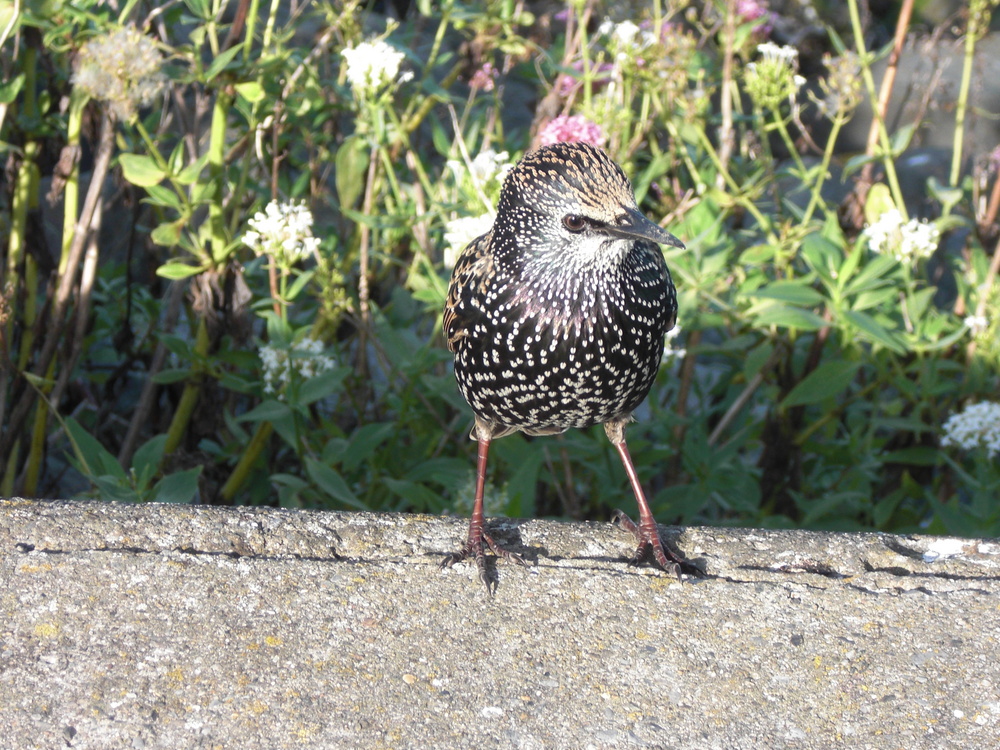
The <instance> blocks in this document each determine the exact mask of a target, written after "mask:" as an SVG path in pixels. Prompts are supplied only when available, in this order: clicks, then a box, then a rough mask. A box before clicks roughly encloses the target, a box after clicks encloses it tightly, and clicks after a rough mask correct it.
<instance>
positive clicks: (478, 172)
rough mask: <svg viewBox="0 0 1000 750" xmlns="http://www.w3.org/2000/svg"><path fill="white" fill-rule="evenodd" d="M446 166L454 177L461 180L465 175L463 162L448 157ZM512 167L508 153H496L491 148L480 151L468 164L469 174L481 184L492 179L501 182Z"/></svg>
mask: <svg viewBox="0 0 1000 750" xmlns="http://www.w3.org/2000/svg"><path fill="white" fill-rule="evenodd" d="M446 166H447V167H448V168H449V169H451V171H452V172H454V173H455V178H456V179H457V180H458V181H459V182H461V180H462V178H463V177H464V176H465V175H466V173H467V172H466V169H465V162H461V161H458V160H457V159H449V160H448V162H447V164H446ZM513 168H514V165H513V164H511V163H510V154H508V153H507V152H506V151H501V152H500V153H497V152H496V151H494V150H493V149H491V148H488V149H485V150H483V151H480V152H479V154H478V155H477V156H476V158H475V159H473V160H472V164H470V165H469V170H468V174H470V175H471V176H472V177H473V178H474V179H475V180H476V181H478V182H479V183H480V184H481V185H486V184H487V183H489V182H491V181H493V180H499V181H500V182H503V178H504V177H506V176H507V173H508V172H509V171H510V170H512V169H513Z"/></svg>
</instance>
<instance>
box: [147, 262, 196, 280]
mask: <svg viewBox="0 0 1000 750" xmlns="http://www.w3.org/2000/svg"><path fill="white" fill-rule="evenodd" d="M203 270H204V268H203V267H202V266H192V265H190V264H188V263H183V262H181V261H179V260H172V261H170V262H169V263H164V264H163V265H162V266H160V267H159V268H157V269H156V275H157V276H161V277H163V278H164V279H170V280H172V281H177V280H178V279H186V278H187V277H188V276H194V275H195V274H196V273H201V272H202V271H203Z"/></svg>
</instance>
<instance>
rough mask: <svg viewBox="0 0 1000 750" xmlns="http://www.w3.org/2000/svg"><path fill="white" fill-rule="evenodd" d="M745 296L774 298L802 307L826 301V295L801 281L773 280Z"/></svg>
mask: <svg viewBox="0 0 1000 750" xmlns="http://www.w3.org/2000/svg"><path fill="white" fill-rule="evenodd" d="M747 296H748V297H759V298H763V299H776V300H780V301H781V302H790V303H792V304H793V305H799V306H802V307H808V306H810V305H820V304H822V303H823V302H825V301H826V297H824V296H823V295H822V294H820V293H819V292H817V291H816V290H815V289H813V288H812V287H811V286H809V285H808V284H806V283H805V282H802V281H773V282H771V283H770V284H768V285H766V286H763V287H761V288H760V289H758V290H757V291H755V292H750V294H748V295H747Z"/></svg>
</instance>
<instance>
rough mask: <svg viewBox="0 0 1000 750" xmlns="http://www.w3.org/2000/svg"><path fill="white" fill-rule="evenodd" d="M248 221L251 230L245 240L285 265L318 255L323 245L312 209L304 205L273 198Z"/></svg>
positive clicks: (250, 246) (249, 244)
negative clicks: (314, 221) (316, 229)
mask: <svg viewBox="0 0 1000 750" xmlns="http://www.w3.org/2000/svg"><path fill="white" fill-rule="evenodd" d="M247 223H248V224H249V225H250V227H251V231H249V232H247V233H246V234H244V235H243V243H244V244H245V245H247V246H248V247H249V248H250V249H252V250H253V251H254V253H255V254H256V255H269V256H271V257H272V258H274V259H275V261H277V263H278V265H280V266H282V267H284V268H288V267H290V266H292V265H293V264H294V263H296V262H297V261H299V260H302V259H303V258H305V257H306V256H308V255H312V254H314V253H315V252H316V249H317V248H318V247H319V238H318V237H313V233H312V225H313V216H312V212H311V211H310V210H309V209H308V208H306V207H305V206H304V205H302V204H299V203H278V202H277V201H271V202H270V203H268V204H267V206H265V207H264V210H263V211H258V212H257V213H256V214H254V216H253V218H252V219H250V221H248V222H247Z"/></svg>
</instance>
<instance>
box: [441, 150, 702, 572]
mask: <svg viewBox="0 0 1000 750" xmlns="http://www.w3.org/2000/svg"><path fill="white" fill-rule="evenodd" d="M659 245H670V246H672V247H678V248H683V247H684V245H683V243H682V242H681V241H680V240H679V239H677V238H676V237H674V236H673V235H672V234H670V233H669V232H667V231H665V230H664V229H662V228H661V227H659V226H658V225H656V224H654V223H653V222H652V221H650V220H649V219H647V218H646V217H645V216H644V215H643V213H642V212H641V211H640V210H639V207H638V206H637V205H636V201H635V195H634V193H633V191H632V186H631V184H630V183H629V181H628V178H627V177H626V176H625V173H624V172H623V171H622V169H621V167H619V166H618V165H617V164H615V163H614V162H613V161H612V160H611V159H610V158H609V157H608V155H607V154H605V153H604V151H602V150H601V149H599V148H597V147H595V146H591V145H589V144H587V143H556V144H553V145H551V146H544V147H542V148H539V149H536V150H534V151H531V152H529V153H528V154H527V155H525V157H524V158H523V159H522V160H521V161H520V162H519V163H518V164H517V166H515V167H514V169H513V170H511V172H510V173H509V174H508V175H507V178H506V179H505V180H504V183H503V187H502V189H501V192H500V201H499V204H498V206H497V217H496V220H495V222H494V224H493V228H492V229H491V230H490V231H489V232H487V233H486V234H484V235H483V236H481V237H479V238H478V239H476V240H474V241H473V242H472V243H471V244H470V245H469V246H468V247H467V248H466V249H465V250H464V251H463V253H462V254H461V256H460V257H459V259H458V261H457V262H456V264H455V270H454V273H453V275H452V278H451V285H450V287H449V289H448V300H447V303H446V306H445V311H444V332H445V335H446V336H447V340H448V348H449V349H450V350H451V351H452V352H453V353H454V355H455V377H456V379H457V380H458V386H459V389H460V390H461V392H462V395H463V396H464V397H465V400H466V401H468V402H469V405H470V406H471V407H472V410H473V412H474V413H475V426H474V428H473V430H472V438H473V439H474V440H478V441H479V460H478V467H477V482H476V494H475V500H474V503H473V510H472V518H471V520H470V523H469V534H468V539H467V541H466V543H465V545H464V546H463V547H462V548H461V549H460V550H459V551H458V552H455V553H453V554H451V555H448V556H447V557H446V558H445V559H444V560H443V561H442V563H441V564H442V567H446V566H447V567H450V566H451V565H453V564H455V563H456V562H459V561H462V560H465V559H468V558H471V559H473V560H475V562H476V564H477V566H478V568H479V576H480V579H481V580H482V581H483V583H484V584H486V587H487V589H488V590H492V589H491V582H490V576H489V574H488V572H487V568H486V562H485V547H486V546H488V547H489V548H490V549H491V550H492V551H493V552H494V554H496V555H497V556H498V557H502V558H505V559H508V560H511V561H514V562H517V563H520V564H524V560H523V559H522V558H521V557H520V556H519V555H517V554H515V553H512V552H509V551H507V550H504V549H503V548H501V547H500V546H499V545H498V544H497V543H496V542H495V541H494V540H493V539H492V538H491V537H490V536H489V535H488V534H487V533H486V531H485V529H484V524H485V518H484V515H483V490H484V487H485V483H486V459H487V454H488V452H489V446H490V441H491V440H493V439H495V438H499V437H503V436H504V435H509V434H511V433H513V432H516V431H518V430H520V431H521V432H524V433H526V434H528V435H556V434H559V433H562V432H565V431H566V430H569V429H571V428H584V427H590V426H591V425H595V424H603V425H604V429H605V432H606V433H607V436H608V438H609V439H610V440H611V442H612V443H613V444H614V446H615V448H616V449H617V450H618V454H619V456H620V457H621V460H622V464H623V465H624V467H625V473H626V474H627V476H628V479H629V482H630V483H631V485H632V490H633V492H634V493H635V498H636V502H637V503H638V506H639V523H638V524H636V523H634V522H632V521H631V519H629V518H628V517H627V516H626V515H625V514H624V513H622V512H621V511H617V512H616V514H615V515H616V519H615V520H617V521H619V522H620V523H621V524H622V526H623V527H624V528H626V529H627V530H629V531H631V532H633V533H634V534H635V536H636V538H637V540H638V548H637V549H636V551H635V554H634V555H633V556H632V558H631V560H630V562H632V563H639V562H642V561H643V560H644V559H646V558H647V557H648V556H650V554H651V555H652V559H653V562H654V563H655V564H656V565H658V566H659V567H660V568H662V569H663V570H666V571H668V572H671V573H673V574H675V575H677V574H678V573H679V570H680V569H679V563H680V562H681V560H680V558H678V557H677V556H676V555H674V554H673V553H672V552H670V550H669V549H668V548H665V547H664V546H663V544H662V542H661V540H660V536H659V533H658V531H657V528H656V521H655V520H654V519H653V514H652V512H651V511H650V509H649V504H648V503H647V502H646V497H645V495H644V494H643V491H642V487H641V486H640V484H639V480H638V478H637V476H636V473H635V468H634V466H633V465H632V459H631V457H630V456H629V452H628V447H627V445H626V443H625V425H626V424H627V423H628V422H630V421H631V419H632V412H633V411H634V410H635V409H636V407H638V406H639V404H640V403H641V402H642V400H643V399H645V398H646V395H647V394H648V393H649V390H650V388H651V387H652V385H653V381H654V379H655V378H656V373H657V370H658V369H659V366H660V360H661V359H662V356H663V345H664V337H665V335H666V333H667V331H669V330H670V329H671V328H672V327H673V326H674V323H675V321H676V317H677V296H676V291H675V289H674V284H673V281H672V280H671V278H670V271H669V270H668V269H667V265H666V263H665V262H664V260H663V253H662V252H661V250H660V247H659Z"/></svg>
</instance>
